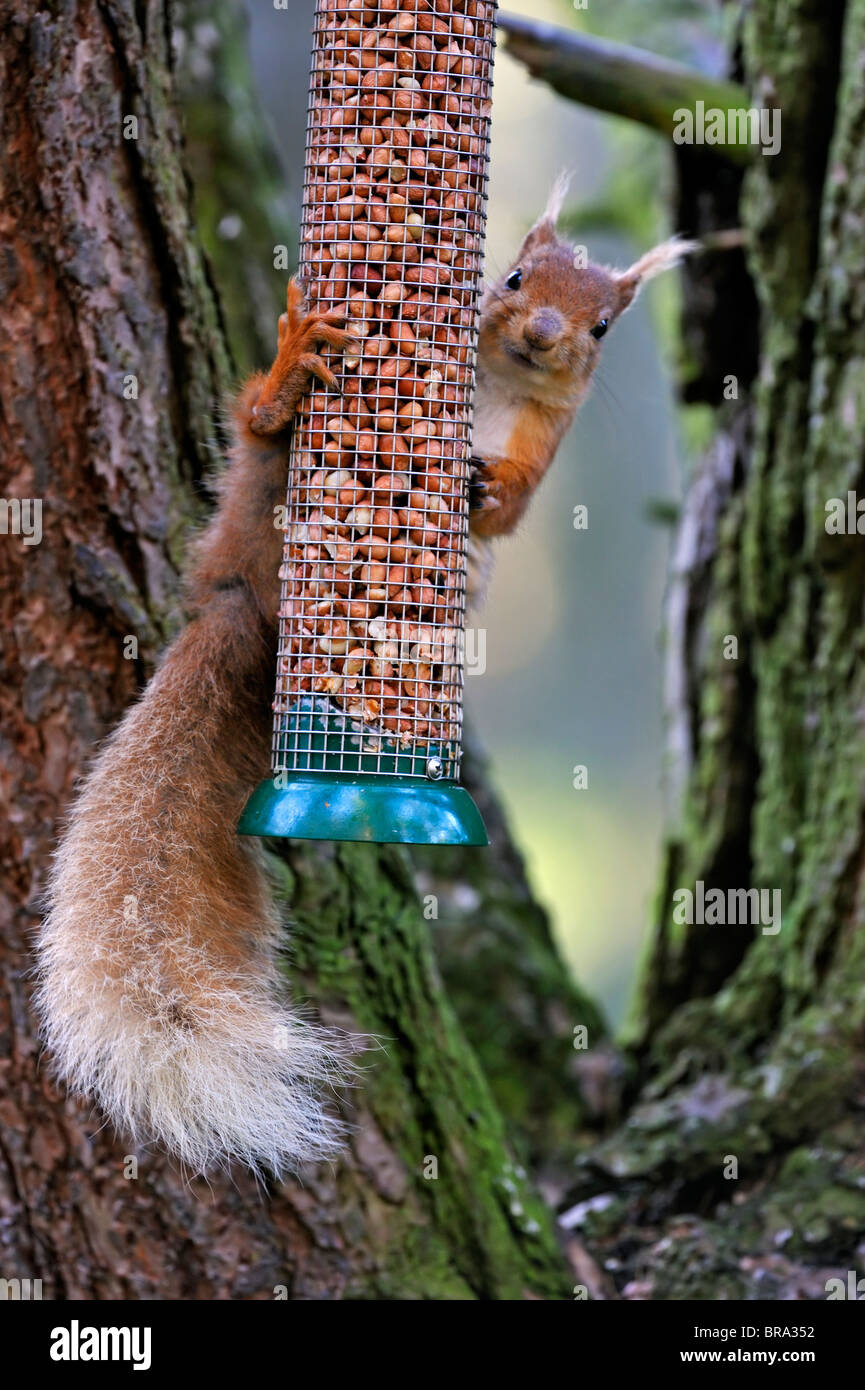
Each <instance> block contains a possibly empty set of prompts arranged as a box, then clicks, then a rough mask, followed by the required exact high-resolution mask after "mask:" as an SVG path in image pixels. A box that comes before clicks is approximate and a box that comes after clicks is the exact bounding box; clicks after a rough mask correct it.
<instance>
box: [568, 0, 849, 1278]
mask: <svg viewBox="0 0 865 1390" xmlns="http://www.w3.org/2000/svg"><path fill="white" fill-rule="evenodd" d="M863 52H865V4H863V3H862V0H847V3H846V4H838V5H834V6H830V7H826V6H825V5H823V4H820V3H817V0H792V3H789V4H787V3H784V4H781V3H779V0H755V3H753V4H752V5H751V6H750V7H749V10H748V13H747V17H746V19H745V23H744V29H743V62H744V77H745V80H746V83H747V85H748V87H749V89H750V90H751V92H752V93H753V96H752V100H753V101H754V102H755V104H757V105H758V106H769V107H780V108H781V109H782V111H783V135H782V147H781V151H780V153H779V154H778V155H777V157H775V158H760V157H758V158H757V159H756V160H755V162H754V165H753V167H752V168H751V170H750V171H749V173H748V174H747V176H746V180H745V188H744V196H743V200H742V212H741V215H742V221H743V224H744V226H745V228H746V231H747V233H748V238H747V239H748V244H749V248H750V250H749V263H750V269H751V273H752V276H753V279H754V283H755V286H756V291H757V298H758V303H759V311H760V331H759V359H758V374H757V379H756V381H755V382H754V384H753V386H752V385H751V384H750V372H749V369H748V367H747V365H746V364H747V363H748V361H749V359H750V353H751V348H750V343H749V341H748V336H747V335H746V341H745V342H744V343H743V350H742V352H741V353H740V354H739V355H734V354H732V353H728V354H727V356H726V360H721V361H718V362H717V363H716V385H715V389H714V399H717V398H718V395H719V394H720V393H719V392H718V390H717V372H723V373H732V374H734V375H736V374H738V375H739V377H740V380H739V399H738V401H736V402H731V403H730V404H729V405H726V406H724V407H723V412H722V414H721V415H720V417H719V432H718V438H717V441H716V445H715V447H714V448H713V450H712V451H711V453H710V455H709V457H708V458H707V459H706V460H705V463H704V466H703V468H702V469H701V471H700V473H699V475H698V476H697V477H696V478H695V480H694V481H693V484H692V486H691V487H690V490H689V493H688V496H687V499H686V502H685V506H684V509H683V515H682V519H681V525H680V528H679V534H678V538H677V545H676V554H675V561H674V566H673V574H672V578H671V585H670V603H669V615H668V640H669V643H670V658H669V663H668V665H669V670H670V673H671V681H670V691H669V695H670V701H669V704H670V731H671V747H670V755H671V762H672V764H673V766H674V768H675V770H676V778H675V780H676V784H677V787H678V789H679V793H680V795H679V796H678V797H677V798H676V804H677V810H676V814H675V816H674V818H673V821H672V823H671V827H670V831H669V835H668V841H667V846H666V853H665V863H664V867H663V873H662V879H661V884H660V889H659V894H658V913H657V920H656V927H655V939H654V947H653V951H652V956H651V961H650V965H649V969H648V971H647V973H646V977H645V980H644V983H643V988H642V992H641V998H640V1008H639V1018H638V1027H637V1045H636V1047H635V1057H636V1060H637V1061H638V1064H639V1081H638V1084H637V1086H636V1087H635V1089H634V1092H633V1094H632V1095H631V1097H630V1104H629V1107H628V1111H627V1115H626V1118H625V1120H624V1122H623V1123H622V1125H621V1126H620V1127H619V1128H618V1129H617V1130H616V1131H615V1132H614V1133H613V1134H612V1135H610V1136H609V1137H608V1138H607V1139H606V1140H605V1141H604V1142H602V1143H601V1144H600V1145H596V1146H594V1147H593V1148H591V1149H590V1150H587V1151H586V1152H585V1154H584V1155H583V1159H582V1163H581V1175H580V1180H579V1182H578V1184H577V1186H576V1187H575V1189H574V1190H573V1191H572V1193H571V1199H570V1205H569V1214H568V1215H567V1216H566V1217H565V1222H566V1225H567V1226H568V1227H569V1229H570V1230H571V1231H572V1232H573V1238H574V1242H575V1245H576V1247H577V1248H578V1249H580V1250H582V1249H584V1248H585V1249H586V1250H588V1252H589V1254H590V1256H591V1258H592V1260H593V1261H594V1267H595V1269H596V1271H597V1270H599V1269H600V1267H602V1266H604V1265H606V1268H607V1270H608V1271H611V1272H612V1273H611V1274H610V1275H609V1276H608V1277H606V1278H605V1277H603V1276H600V1275H599V1276H598V1277H597V1279H596V1289H595V1291H596V1292H597V1294H598V1296H601V1297H614V1296H617V1295H619V1296H620V1295H622V1294H623V1295H624V1296H625V1297H631V1298H644V1299H645V1298H650V1299H695V1298H697V1299H718V1298H744V1299H782V1298H783V1299H787V1298H825V1297H826V1292H825V1284H826V1280H827V1279H828V1278H830V1277H838V1275H839V1274H841V1275H842V1276H843V1275H844V1272H845V1271H847V1270H848V1269H854V1268H857V1267H858V1266H859V1265H861V1260H862V1245H861V1241H862V1232H863V1229H865V1192H863V1186H862V1176H861V1172H862V1137H861V1136H862V1129H861V1122H862V1100H863V1093H862V1076H863V1062H865V1053H863V1024H865V995H863V989H862V978H863V940H865V937H863V932H862V918H863V913H865V901H863V863H865V842H863V824H865V819H863V811H865V791H863V785H865V784H863V779H862V775H861V769H862V767H863V756H865V744H863V731H862V717H861V711H862V707H863V696H865V660H863V644H862V638H861V626H862V580H863V559H862V544H861V539H860V538H859V537H858V536H855V535H854V536H834V535H828V534H827V533H826V530H825V527H824V521H825V516H826V513H825V503H826V501H827V500H828V499H829V498H832V497H841V498H845V499H846V494H847V489H848V488H849V489H853V490H855V489H857V488H858V489H859V490H860V491H861V489H862V486H863V454H862V438H863V431H865V397H863V392H862V377H861V362H862V355H863V351H865V298H863V288H862V257H861V245H862V235H863V226H865V146H863V140H862V134H863V128H865V80H863V68H862V55H863ZM691 172H692V173H693V172H694V166H691ZM702 191H703V198H702V203H703V205H704V206H705V204H706V203H708V204H709V205H710V206H711V202H712V198H713V196H714V194H713V191H712V186H711V182H710V181H708V180H707V181H706V185H705V187H704V188H703V190H702ZM697 192H698V190H697ZM700 201H701V199H700V198H699V197H698V196H695V190H694V189H691V190H690V194H689V196H687V197H686V198H685V202H686V203H687V204H689V205H690V206H691V207H694V206H696V205H697V204H698V203H700ZM688 230H692V228H691V227H689V228H688ZM697 230H699V229H697ZM744 307H745V305H744V304H743V301H742V299H741V298H739V299H738V300H736V299H734V298H733V297H732V296H728V298H727V300H726V304H725V305H724V306H722V309H723V312H724V313H725V314H726V316H727V317H728V319H729V315H730V314H731V313H733V314H736V315H737V320H738V314H737V308H744ZM716 311H717V306H714V307H710V310H709V312H716ZM742 321H743V322H744V323H746V324H747V323H748V321H749V315H748V314H747V313H745V314H744V315H743V319H742ZM710 337H711V335H710ZM704 341H705V337H704ZM716 341H717V339H716ZM702 365H703V367H704V368H705V362H704V363H703V364H702ZM705 375H706V374H705V372H704V379H705ZM706 394H707V395H708V396H710V397H712V395H713V393H712V391H711V390H709V389H708V386H707V392H706ZM730 635H732V636H735V637H736V638H737V640H738V656H737V657H736V658H735V659H728V657H725V652H724V646H725V639H726V638H727V637H728V636H730ZM728 653H729V648H728ZM698 880H702V881H703V883H704V884H705V886H706V889H707V890H708V889H709V888H721V889H722V890H725V892H726V890H727V889H730V888H739V889H745V888H751V887H759V888H767V889H779V890H780V891H781V902H782V915H781V929H780V931H779V932H777V934H772V933H766V932H764V931H762V929H761V928H760V927H759V926H757V927H754V926H751V927H732V926H714V927H713V926H709V925H699V924H696V923H695V924H694V925H683V926H677V925H675V918H674V906H675V899H674V894H675V893H676V891H677V890H679V889H690V890H692V891H693V890H694V888H695V884H696V882H697V881H698Z"/></svg>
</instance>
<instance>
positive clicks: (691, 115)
mask: <svg viewBox="0 0 865 1390" xmlns="http://www.w3.org/2000/svg"><path fill="white" fill-rule="evenodd" d="M673 120H674V122H675V125H674V126H673V140H674V142H675V143H676V144H677V145H759V146H760V149H761V150H762V152H763V154H777V153H778V151H779V150H780V148H781V112H780V111H779V110H778V108H777V107H775V108H773V109H772V110H770V109H769V108H768V107H765V106H763V107H757V106H747V107H730V109H729V110H728V111H724V110H722V108H721V107H720V106H709V107H707V106H706V103H705V102H704V101H697V102H695V103H694V109H693V111H692V110H691V108H690V107H688V106H680V107H679V109H678V110H677V111H674V112H673Z"/></svg>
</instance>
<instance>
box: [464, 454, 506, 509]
mask: <svg viewBox="0 0 865 1390" xmlns="http://www.w3.org/2000/svg"><path fill="white" fill-rule="evenodd" d="M469 463H470V469H469V509H470V510H471V511H473V512H492V511H495V509H496V508H497V507H500V506H501V502H500V501H499V499H498V497H497V496H496V494H497V493H498V491H499V488H500V484H499V483H498V482H497V481H496V477H495V464H491V463H487V462H485V460H484V459H479V458H472V459H470V460H469Z"/></svg>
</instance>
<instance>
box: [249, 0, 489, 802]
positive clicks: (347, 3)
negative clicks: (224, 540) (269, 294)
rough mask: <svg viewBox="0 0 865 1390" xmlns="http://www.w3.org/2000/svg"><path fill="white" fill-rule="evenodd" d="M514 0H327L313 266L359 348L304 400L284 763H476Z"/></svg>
mask: <svg viewBox="0 0 865 1390" xmlns="http://www.w3.org/2000/svg"><path fill="white" fill-rule="evenodd" d="M496 9H497V5H496V0H378V2H377V3H373V2H372V0H370V3H366V0H318V4H317V6H316V12H315V21H314V34H313V60H312V75H311V84H310V103H309V117H308V125H307V146H306V164H305V174H304V202H303V212H302V219H301V257H300V271H301V277H302V280H303V282H304V286H305V289H306V292H307V298H308V301H309V303H310V305H311V306H312V307H314V308H318V309H320V310H321V311H322V312H326V311H328V310H333V309H344V311H345V314H346V319H347V321H348V326H349V328H350V331H351V333H352V335H353V338H354V339H355V340H356V343H357V349H356V351H353V350H352V349H349V352H348V353H347V354H345V355H341V354H338V353H335V352H325V354H324V355H325V358H326V360H327V361H328V365H329V366H330V367H331V369H332V370H333V371H334V372H335V373H336V374H337V376H338V378H339V388H338V389H330V388H327V387H323V386H321V387H317V388H316V389H315V390H314V391H313V392H312V393H311V394H310V395H308V396H307V397H306V398H305V399H304V401H303V403H302V405H301V408H300V411H299V413H298V420H297V423H296V427H295V431H294V437H293V441H292V449H291V457H290V461H289V477H288V505H287V509H286V510H287V520H286V526H285V549H284V555H283V565H282V569H281V579H282V591H281V593H282V597H281V606H280V640H279V651H278V662H277V686H276V698H275V702H274V742H273V767H274V771H275V772H280V771H283V770H286V771H300V770H310V769H312V770H314V769H323V768H327V769H328V770H331V771H334V770H337V771H345V772H363V773H371V774H373V775H375V774H393V773H402V774H406V775H413V776H432V777H436V778H437V777H444V778H448V779H453V780H455V779H456V778H457V777H458V774H459V759H460V735H461V724H462V684H463V659H462V658H463V640H464V636H463V635H464V621H465V570H466V547H467V540H468V486H467V485H468V471H469V458H470V454H471V410H472V399H473V394H474V372H475V358H476V350H477V332H478V316H479V303H480V294H481V282H482V267H483V244H484V226H485V220H486V198H487V177H488V165H489V139H490V108H491V87H492V64H493V55H494V48H495V14H496Z"/></svg>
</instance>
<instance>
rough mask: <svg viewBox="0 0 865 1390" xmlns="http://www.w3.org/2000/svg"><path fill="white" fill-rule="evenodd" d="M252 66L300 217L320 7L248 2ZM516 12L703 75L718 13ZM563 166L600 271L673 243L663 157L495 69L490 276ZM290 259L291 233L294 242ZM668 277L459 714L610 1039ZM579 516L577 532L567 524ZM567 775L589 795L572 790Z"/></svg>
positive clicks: (674, 416) (654, 3)
mask: <svg viewBox="0 0 865 1390" xmlns="http://www.w3.org/2000/svg"><path fill="white" fill-rule="evenodd" d="M247 7H248V12H249V18H250V27H251V46H252V60H253V66H254V70H255V75H256V79H257V82H258V84H259V86H260V90H261V95H262V99H263V102H264V106H265V110H266V113H267V116H268V119H269V121H270V125H271V127H272V130H273V133H274V136H275V139H276V143H277V147H278V151H279V155H280V159H281V161H282V164H283V169H284V173H285V178H286V183H287V186H288V193H289V200H290V206H291V209H292V212H293V214H294V216H295V218H296V217H297V215H298V214H299V206H300V194H301V181H302V170H303V145H304V131H305V117H306V88H307V75H308V62H309V48H310V31H311V21H312V12H313V0H291V9H290V11H288V12H286V11H277V10H274V8H273V6H272V4H271V3H270V0H247ZM510 8H512V9H513V12H514V13H519V14H522V15H524V16H526V17H529V18H532V19H537V20H546V21H551V22H554V23H558V24H563V25H570V26H573V27H580V28H584V29H586V30H588V31H590V32H594V33H598V34H602V35H604V36H606V37H610V38H616V39H619V40H621V41H624V42H628V43H633V44H637V45H641V46H644V47H646V48H650V49H654V50H655V51H656V52H659V53H662V54H665V55H667V56H669V57H675V58H680V59H682V60H685V61H689V62H691V63H693V64H695V65H696V66H699V67H701V68H703V69H704V70H706V71H709V72H719V71H720V64H721V54H722V51H723V49H722V45H721V38H722V32H721V26H722V15H721V10H720V7H719V6H717V5H714V4H709V3H699V0H608V3H606V4H603V5H602V4H600V3H599V0H590V3H589V6H588V8H587V9H583V8H578V7H575V6H573V5H572V4H570V3H568V0H516V3H515V4H514V5H513V6H512V7H510ZM562 168H567V169H570V170H572V171H573V175H574V177H573V183H572V187H571V194H570V199H569V205H568V223H569V229H570V232H571V234H572V235H573V238H574V240H575V241H576V242H580V243H583V244H585V245H586V246H587V247H588V250H589V255H590V257H591V259H593V260H596V261H600V262H606V263H608V264H614V265H617V266H624V265H626V264H628V263H629V262H630V261H631V260H632V259H634V258H635V257H636V256H637V255H639V254H640V253H641V252H642V251H644V250H645V249H647V247H648V246H649V245H650V244H651V243H652V241H653V240H655V239H658V238H660V237H662V236H665V235H667V234H668V232H669V226H668V223H667V212H666V208H667V205H668V196H667V195H668V188H669V161H668V151H667V150H666V149H665V147H664V144H663V142H662V141H661V140H660V139H659V138H658V137H657V136H655V135H654V134H652V133H650V132H648V131H645V130H642V129H641V128H639V127H637V126H635V125H632V124H630V123H628V122H624V121H619V120H616V119H613V118H610V117H608V116H602V115H597V114H595V113H592V112H590V111H588V110H585V109H583V108H582V107H579V106H576V105H574V104H573V103H570V102H568V101H565V100H564V99H562V98H559V97H557V96H555V95H554V94H553V93H552V92H550V91H549V90H548V89H547V88H546V87H544V86H542V85H541V84H540V83H537V82H534V81H532V80H530V79H529V78H528V76H527V75H526V73H525V70H524V69H523V68H522V67H520V66H519V65H518V64H517V63H516V62H514V61H513V60H512V59H510V58H509V57H508V56H507V54H506V53H505V51H504V45H503V44H502V43H501V42H500V45H499V50H498V54H497V59H496V79H495V101H494V118H493V152H492V174H491V186H490V205H489V225H488V261H489V265H490V267H491V269H492V270H493V271H494V272H495V273H498V272H499V271H500V270H501V269H502V268H504V266H505V265H506V264H507V263H508V262H509V261H510V260H511V258H512V256H513V254H514V253H515V251H516V248H517V247H518V245H519V243H520V240H521V238H522V236H523V235H524V233H525V231H526V230H527V228H528V227H529V226H530V225H531V223H532V221H533V220H534V218H535V217H536V215H537V213H538V212H539V211H540V209H541V208H542V207H543V205H544V202H545V201H546V197H547V193H548V191H549V187H550V184H551V183H552V181H553V179H554V178H555V176H556V174H557V173H558V172H559V171H560V170H561V169H562ZM285 239H286V241H288V242H289V244H291V242H292V241H293V234H292V235H290V234H289V232H288V231H287V233H286V238H285ZM675 294H676V287H675V282H674V278H673V277H668V279H667V281H665V282H659V283H657V284H656V285H652V286H651V287H650V288H649V290H648V291H647V293H646V294H645V295H644V296H643V297H642V298H641V299H640V300H639V301H638V303H637V305H636V307H635V308H634V309H633V310H632V311H631V312H629V313H628V315H627V316H626V317H625V318H624V319H623V320H622V321H621V323H620V324H619V325H618V326H617V328H616V330H615V332H613V333H612V334H611V335H610V338H609V339H608V341H607V343H606V344H605V347H604V358H603V363H602V367H601V369H600V372H599V374H598V379H596V384H595V387H594V391H593V393H592V395H591V397H590V399H589V401H588V403H587V404H586V405H585V406H584V407H583V410H582V412H581V414H580V416H579V418H578V420H577V422H576V424H575V426H574V428H573V430H572V431H571V433H570V435H569V436H568V438H567V440H566V441H565V443H564V445H563V447H562V449H561V450H560V453H559V456H558V458H557V460H556V463H555V466H554V468H553V469H552V471H551V473H550V475H549V476H548V478H547V480H546V482H545V483H544V486H543V488H542V489H541V491H540V493H539V495H538V497H537V499H536V501H535V503H534V505H533V507H532V509H531V511H530V513H529V515H528V518H527V519H526V521H525V522H524V523H523V526H522V528H521V530H520V532H519V534H518V535H517V536H516V537H515V538H514V537H512V538H510V539H508V540H506V541H504V542H502V543H501V546H500V548H499V561H498V567H497V572H496V577H495V581H494V584H493V586H492V589H491V593H490V598H489V602H488V604H487V606H486V608H485V610H484V612H483V614H482V615H481V616H480V617H478V618H477V619H476V622H477V623H478V625H483V626H484V627H485V628H486V630H487V636H486V654H487V665H486V671H485V672H484V673H483V674H477V675H473V676H470V677H469V679H468V681H467V709H468V712H469V714H470V717H471V718H472V720H473V722H474V723H475V725H476V726H477V727H479V728H480V730H481V734H482V738H483V740H484V742H485V744H486V747H487V750H488V752H489V753H490V755H491V760H492V766H493V772H494V777H495V781H496V783H497V785H498V787H499V790H500V792H501V794H502V796H503V798H504V801H505V804H506V807H507V809H508V812H509V815H510V818H511V821H512V825H513V828H514V830H515V832H516V836H517V840H518V842H519V844H520V845H521V846H522V848H523V850H524V852H525V855H526V858H527V861H528V866H529V872H530V876H531V879H532V881H533V884H534V887H535V890H536V892H537V893H538V895H539V896H540V898H541V899H542V900H543V901H544V902H545V903H546V905H547V906H548V907H549V909H550V911H551V914H552V917H553V922H554V927H555V931H556V935H557V939H558V941H559V944H560V946H561V949H562V951H563V953H564V954H565V956H566V958H567V960H568V961H569V962H570V964H571V965H572V967H573V969H574V971H575V972H576V974H577V975H578V977H579V979H580V982H581V984H582V985H583V986H584V987H586V988H588V989H589V990H590V992H591V993H593V994H594V995H595V996H596V997H598V998H599V999H600V1000H601V1001H602V1002H603V1004H604V1005H605V1007H606V1008H607V1010H608V1012H609V1014H610V1017H611V1020H612V1021H613V1022H620V1021H621V1019H622V1016H623V1013H624V1010H625V1008H626V1005H627V1002H628V997H629V993H630V989H631V987H632V985H633V982H634V978H635V973H636V970H637V966H638V962H639V956H640V949H641V943H642V941H643V940H644V939H645V936H646V931H647V926H648V924H649V921H650V916H649V909H650V903H651V899H652V896H653V893H654V888H655V873H656V867H657V862H658V848H659V844H660V836H661V828H662V820H663V797H662V771H663V719H662V660H663V653H662V649H661V618H662V608H663V595H664V586H665V578H666V566H667V559H668V551H669V544H670V532H669V530H668V529H666V528H665V527H663V526H662V525H659V524H658V523H657V522H652V521H651V520H650V519H649V517H648V515H647V508H648V507H649V504H650V503H651V502H653V501H657V500H659V499H661V500H664V501H671V500H675V499H677V498H678V496H679V494H680V490H681V480H682V477H683V476H684V473H685V471H686V469H687V467H688V451H687V448H686V445H685V437H686V435H687V429H686V428H685V424H684V422H683V420H682V417H681V416H680V415H679V413H678V412H677V409H676V405H675V400H674V392H673V381H672V373H673V367H674V361H673V359H674V354H675V347H676V343H675V330H674V325H675V313H674V310H675ZM577 504H584V505H585V506H587V507H588V509H589V525H588V530H586V531H579V532H578V531H575V530H574V528H573V510H574V507H575V506H576V505H577ZM576 764H585V765H586V766H587V768H588V779H589V784H588V788H587V790H584V791H576V790H574V788H573V769H574V767H575V765H576Z"/></svg>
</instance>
